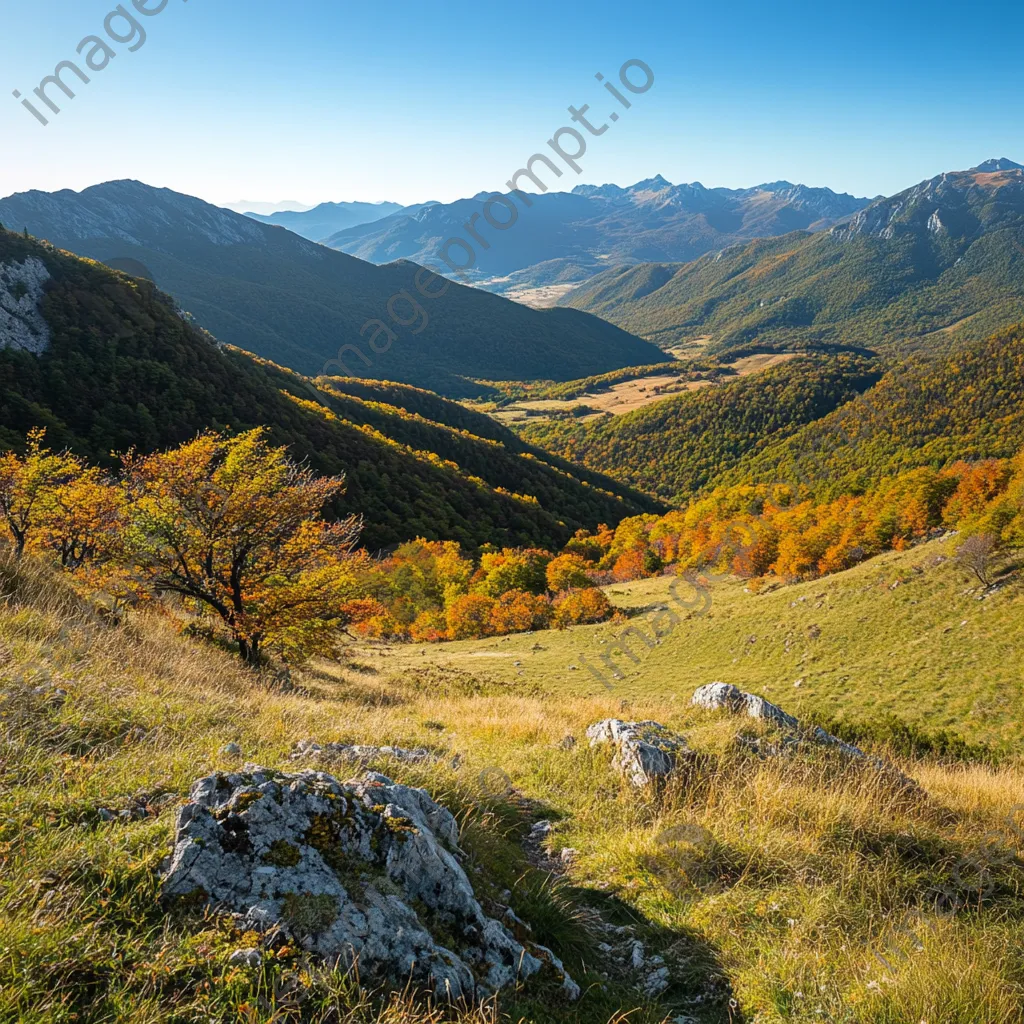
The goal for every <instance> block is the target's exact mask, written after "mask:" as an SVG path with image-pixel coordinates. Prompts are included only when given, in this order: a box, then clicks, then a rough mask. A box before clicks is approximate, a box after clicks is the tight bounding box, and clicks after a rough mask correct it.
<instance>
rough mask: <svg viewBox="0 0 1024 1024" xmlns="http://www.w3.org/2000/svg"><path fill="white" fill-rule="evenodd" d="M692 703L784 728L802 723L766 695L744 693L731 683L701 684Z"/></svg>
mask: <svg viewBox="0 0 1024 1024" xmlns="http://www.w3.org/2000/svg"><path fill="white" fill-rule="evenodd" d="M690 703H691V704H693V705H694V706H695V707H699V708H706V709H707V710H709V711H731V712H733V713H734V714H745V715H748V716H749V717H750V718H759V719H761V720H762V721H765V722H771V723H772V724H774V725H777V726H780V727H781V728H784V729H796V728H798V727H799V724H800V723H799V722H798V721H797V720H796V719H795V718H794V717H793V716H792V715H787V714H786V712H785V711H783V710H782V708H780V707H778V706H776V705H775V704H772V703H771V702H770V701H767V700H765V699H764V697H758V696H756V695H755V694H753V693H744V692H743V691H742V690H741V689H740V688H739V687H737V686H733V685H732V684H731V683H708V684H707V685H706V686H700V687H698V688H697V691H696V692H695V693H694V695H693V698H692V700H691V701H690Z"/></svg>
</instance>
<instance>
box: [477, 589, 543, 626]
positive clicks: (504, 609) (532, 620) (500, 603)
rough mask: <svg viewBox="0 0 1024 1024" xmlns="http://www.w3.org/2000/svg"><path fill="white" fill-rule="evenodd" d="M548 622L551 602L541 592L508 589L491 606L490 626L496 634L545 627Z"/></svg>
mask: <svg viewBox="0 0 1024 1024" xmlns="http://www.w3.org/2000/svg"><path fill="white" fill-rule="evenodd" d="M550 623H551V602H550V601H549V600H548V599H547V598H546V597H544V596H543V595H542V594H530V593H527V592H526V591H525V590H509V591H506V592H505V593H504V594H502V595H501V597H499V598H498V600H497V601H495V602H494V605H493V607H492V608H491V628H492V630H493V631H494V632H495V633H498V634H503V633H525V632H526V631H527V630H528V629H547V627H548V626H549V625H550Z"/></svg>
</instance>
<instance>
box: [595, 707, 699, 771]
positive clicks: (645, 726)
mask: <svg viewBox="0 0 1024 1024" xmlns="http://www.w3.org/2000/svg"><path fill="white" fill-rule="evenodd" d="M587 737H588V738H589V740H590V745H591V746H592V747H594V746H598V745H599V744H602V743H611V744H613V745H614V746H615V748H616V753H615V760H614V762H613V764H614V765H615V767H616V768H618V769H619V771H621V772H622V773H623V775H625V776H626V777H627V778H628V779H629V780H630V782H632V783H633V785H634V786H647V785H649V784H650V783H651V782H653V781H654V780H655V779H659V778H664V777H665V776H666V775H669V774H671V772H673V771H674V770H675V769H676V767H677V766H678V765H679V763H680V761H682V760H684V759H688V758H689V757H691V756H692V752H691V751H690V750H689V749H688V748H687V746H686V740H685V739H684V738H683V737H682V736H680V735H678V734H677V733H674V732H672V731H671V730H670V729H666V728H665V726H663V725H660V724H659V723H658V722H623V721H622V720H621V719H618V718H606V719H605V720H604V721H602V722H596V723H595V724H594V725H592V726H590V728H589V729H587Z"/></svg>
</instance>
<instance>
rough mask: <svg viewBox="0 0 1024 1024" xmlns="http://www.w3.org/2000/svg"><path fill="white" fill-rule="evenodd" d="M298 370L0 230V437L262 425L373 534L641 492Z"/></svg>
mask: <svg viewBox="0 0 1024 1024" xmlns="http://www.w3.org/2000/svg"><path fill="white" fill-rule="evenodd" d="M318 383H319V387H316V386H314V385H313V384H312V383H311V382H310V381H309V380H308V379H307V378H304V377H300V376H299V375H298V374H295V373H292V372H290V371H287V370H284V369H282V368H280V367H278V366H275V365H273V364H270V363H267V362H265V361H263V360H258V359H255V358H253V357H252V356H250V355H249V354H247V353H245V352H242V351H239V350H236V349H230V348H220V347H218V346H217V344H216V343H215V342H214V341H213V340H212V339H211V338H210V337H209V336H208V335H204V334H202V333H200V332H198V331H196V330H195V329H194V328H192V327H191V326H189V324H188V323H187V322H185V321H184V320H182V318H181V317H179V316H177V315H175V313H174V312H173V310H172V307H171V305H170V304H169V302H168V300H167V299H166V297H164V296H162V295H161V294H160V293H159V292H157V291H156V289H155V288H154V287H153V286H152V285H151V284H150V283H149V282H147V281H141V280H138V279H133V278H128V277H125V276H124V275H122V274H119V273H116V272H114V271H110V270H108V269H107V268H105V267H100V266H97V265H96V264H94V263H92V262H90V261H84V260H80V259H77V258H75V257H73V256H71V255H70V254H67V253H60V252H58V251H55V250H54V249H52V248H51V247H49V246H46V245H43V244H40V243H37V242H35V241H32V240H28V239H24V238H22V237H21V236H19V235H15V234H13V233H11V232H6V231H4V232H0V386H2V390H0V444H2V445H3V446H4V447H7V446H17V445H18V444H19V443H22V442H23V441H24V436H25V432H26V431H27V430H28V429H29V428H30V427H33V426H44V427H46V428H47V431H48V439H49V442H50V443H51V444H52V445H53V446H55V447H56V446H63V445H69V446H71V447H72V448H74V449H75V450H76V451H79V452H81V453H82V454H83V455H87V456H89V457H90V458H92V459H99V460H104V461H106V462H108V463H109V462H110V461H111V456H110V453H111V452H112V451H125V450H127V449H129V448H131V447H137V448H139V449H141V450H149V449H154V448H157V447H162V446H166V445H171V444H175V443H178V442H180V441H182V440H185V439H186V438H188V437H190V436H192V435H194V434H195V433H196V432H197V431H199V430H202V429H205V428H213V429H226V428H230V429H232V430H242V429H246V428H249V427H253V426H257V425H266V426H268V427H269V428H270V431H271V437H272V439H273V440H274V441H275V442H276V443H279V444H289V445H291V446H292V449H293V451H294V453H295V455H296V456H297V457H299V458H307V459H309V461H310V463H311V465H312V466H313V467H314V468H315V469H317V470H318V471H319V472H322V473H332V474H333V473H336V472H342V471H343V472H345V473H346V474H347V480H348V490H347V493H346V495H345V497H344V499H343V502H342V506H341V508H339V511H354V512H359V513H362V514H363V515H364V516H365V518H366V531H365V534H364V540H365V542H366V544H367V545H368V546H369V547H371V548H373V547H380V546H383V545H388V544H391V543H394V542H396V541H399V540H403V539H407V538H410V537H415V536H417V535H422V536H426V537H433V538H444V539H455V540H459V541H461V542H463V543H465V544H467V545H470V546H475V545H479V544H482V543H485V542H495V543H508V544H543V545H556V544H559V543H564V541H565V540H566V539H567V538H568V537H569V536H570V535H571V534H572V532H573V530H574V529H575V528H576V527H577V526H578V525H584V524H588V525H591V526H595V525H597V523H599V522H604V521H608V522H611V521H618V520H619V519H621V518H622V517H623V516H625V515H629V514H632V513H634V512H635V511H637V510H638V509H642V508H650V507H651V503H650V502H649V501H648V500H646V499H644V498H641V497H639V496H635V497H634V496H632V495H631V494H630V493H629V492H628V490H627V489H625V488H622V487H620V486H619V485H616V484H614V483H612V482H611V481H610V480H608V479H606V478H604V477H601V476H599V475H597V474H593V473H588V472H585V471H578V470H575V469H571V468H570V467H568V466H567V465H566V464H564V463H561V462H559V460H557V459H555V458H552V457H549V456H548V455H547V454H546V453H544V452H540V451H538V450H536V449H533V448H530V447H529V446H528V445H526V444H524V443H523V442H522V441H520V440H518V439H517V438H516V437H515V436H514V435H512V434H510V433H509V432H508V431H506V430H504V429H503V428H501V427H499V426H498V425H497V424H495V423H494V422H493V421H492V420H490V419H488V418H487V417H484V416H477V415H475V414H473V413H471V412H469V411H468V410H466V409H463V408H462V407H461V406H457V405H455V404H453V403H451V402H446V401H444V400H443V399H440V398H438V397H437V396H435V395H430V394H428V393H426V392H422V391H419V390H418V389H415V388H410V387H405V386H402V385H397V384H387V385H377V384H375V383H374V382H372V381H335V380H323V381H320V382H318Z"/></svg>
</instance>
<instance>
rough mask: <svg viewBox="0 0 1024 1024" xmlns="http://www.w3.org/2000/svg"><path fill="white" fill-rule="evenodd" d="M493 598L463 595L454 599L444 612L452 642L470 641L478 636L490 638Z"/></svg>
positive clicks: (479, 595) (492, 629)
mask: <svg viewBox="0 0 1024 1024" xmlns="http://www.w3.org/2000/svg"><path fill="white" fill-rule="evenodd" d="M494 605H495V601H494V598H492V597H488V596H487V595H486V594H463V595H462V596H460V597H457V598H455V600H454V601H452V603H451V604H450V605H448V608H447V610H446V612H445V614H446V617H447V622H448V636H449V637H450V638H451V639H452V640H470V639H473V638H474V637H479V636H491V635H492V634H493V632H494V627H493V626H492V624H491V611H492V609H493V608H494Z"/></svg>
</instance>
